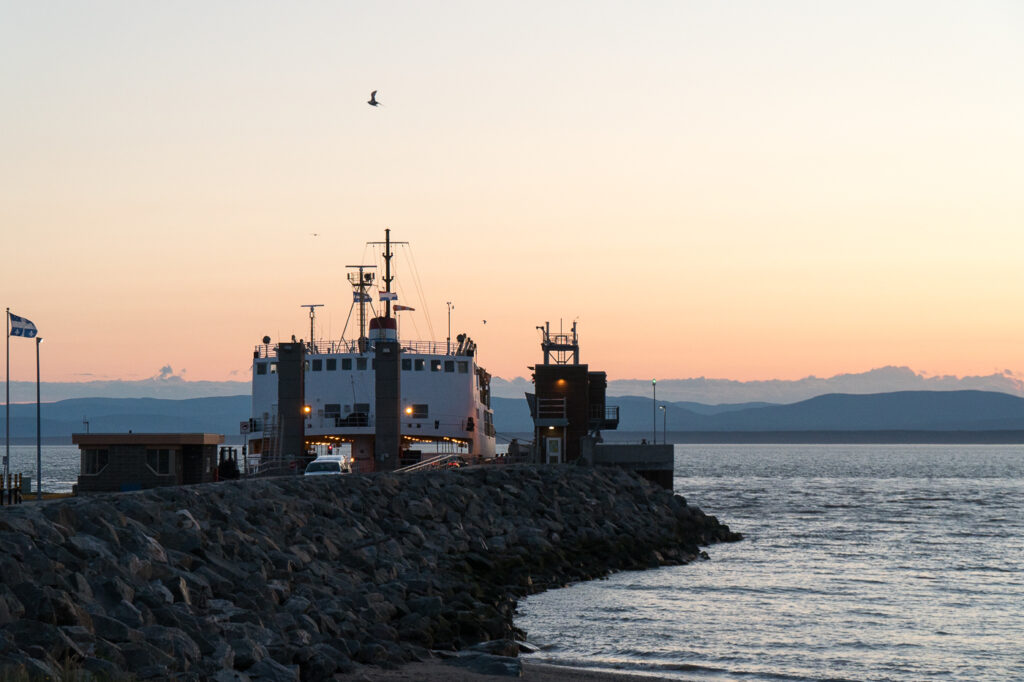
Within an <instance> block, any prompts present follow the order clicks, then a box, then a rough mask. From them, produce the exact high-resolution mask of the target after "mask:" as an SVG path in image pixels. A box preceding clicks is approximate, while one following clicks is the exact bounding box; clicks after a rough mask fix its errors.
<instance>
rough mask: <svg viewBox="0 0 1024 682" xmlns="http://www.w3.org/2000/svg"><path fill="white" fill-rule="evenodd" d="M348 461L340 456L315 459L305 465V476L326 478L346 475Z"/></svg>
mask: <svg viewBox="0 0 1024 682" xmlns="http://www.w3.org/2000/svg"><path fill="white" fill-rule="evenodd" d="M348 472H349V467H348V461H346V459H345V458H344V457H341V456H340V455H328V456H326V457H317V458H316V459H314V460H313V461H312V462H310V463H309V464H307V465H306V471H305V475H306V476H327V475H330V474H347V473H348Z"/></svg>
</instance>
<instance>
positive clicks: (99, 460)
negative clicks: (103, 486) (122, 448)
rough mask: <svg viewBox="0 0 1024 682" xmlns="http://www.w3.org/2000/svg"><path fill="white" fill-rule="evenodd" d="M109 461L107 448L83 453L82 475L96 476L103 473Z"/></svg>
mask: <svg viewBox="0 0 1024 682" xmlns="http://www.w3.org/2000/svg"><path fill="white" fill-rule="evenodd" d="M108 459H109V456H108V453H107V450H106V448H103V449H101V450H85V451H83V453H82V473H83V474H85V475H86V476H95V475H96V474H98V473H100V472H101V471H103V468H104V467H106V466H107V460H108Z"/></svg>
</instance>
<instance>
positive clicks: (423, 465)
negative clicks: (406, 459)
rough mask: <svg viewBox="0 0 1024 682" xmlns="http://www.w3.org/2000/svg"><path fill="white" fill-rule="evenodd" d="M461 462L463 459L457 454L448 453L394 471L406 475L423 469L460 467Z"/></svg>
mask: <svg viewBox="0 0 1024 682" xmlns="http://www.w3.org/2000/svg"><path fill="white" fill-rule="evenodd" d="M463 460H464V457H462V456H461V455H459V454H458V453H454V452H449V453H447V454H443V455H437V456H436V457H431V458H430V459H424V460H422V461H419V462H416V463H415V464H410V465H409V466H405V467H402V468H401V469H395V471H396V472H399V473H408V472H412V471H421V470H423V469H437V468H444V467H449V466H461V465H462V462H463Z"/></svg>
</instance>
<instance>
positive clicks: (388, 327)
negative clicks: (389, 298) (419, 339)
mask: <svg viewBox="0 0 1024 682" xmlns="http://www.w3.org/2000/svg"><path fill="white" fill-rule="evenodd" d="M370 340H371V341H397V340H398V320H396V319H395V318H393V317H375V318H373V319H372V320H370Z"/></svg>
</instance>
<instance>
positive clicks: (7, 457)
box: [4, 308, 11, 479]
mask: <svg viewBox="0 0 1024 682" xmlns="http://www.w3.org/2000/svg"><path fill="white" fill-rule="evenodd" d="M4 319H5V323H4V328H5V329H6V330H7V333H6V334H5V335H4V336H5V337H6V338H7V361H6V362H5V363H4V367H5V368H6V369H7V376H6V377H5V378H4V388H5V389H6V393H7V397H6V399H5V400H4V479H6V478H7V474H8V473H9V472H10V468H11V309H10V308H8V309H7V316H6V317H5V318H4Z"/></svg>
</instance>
